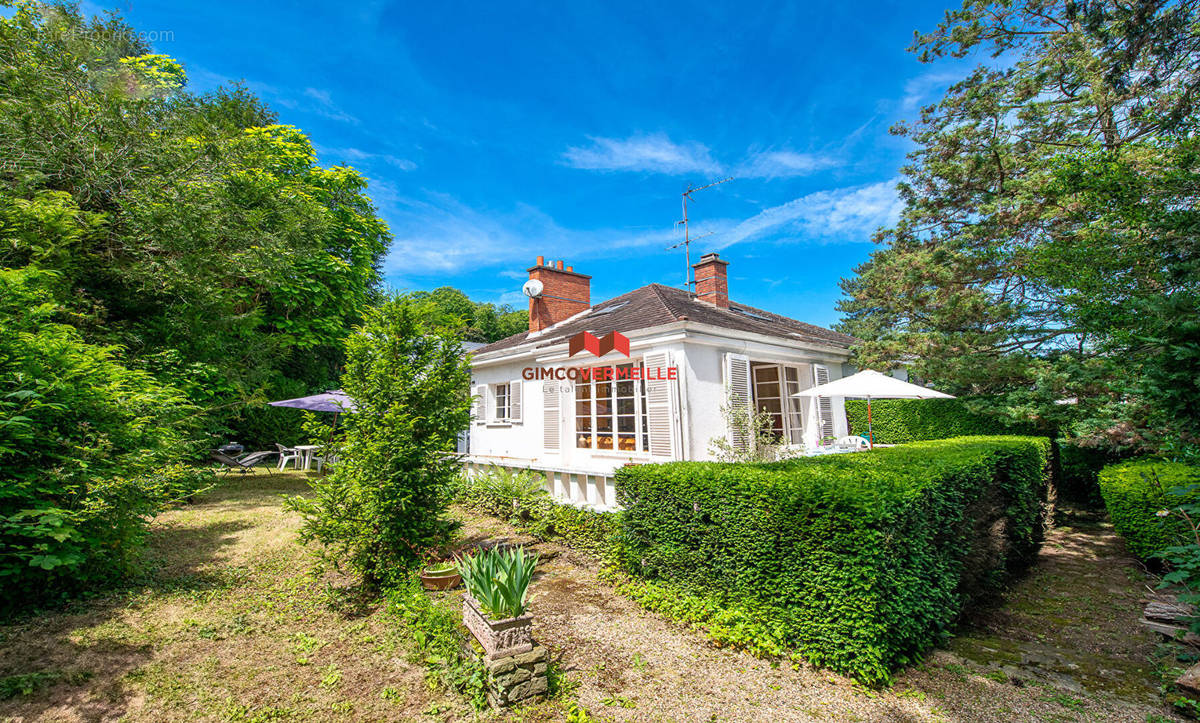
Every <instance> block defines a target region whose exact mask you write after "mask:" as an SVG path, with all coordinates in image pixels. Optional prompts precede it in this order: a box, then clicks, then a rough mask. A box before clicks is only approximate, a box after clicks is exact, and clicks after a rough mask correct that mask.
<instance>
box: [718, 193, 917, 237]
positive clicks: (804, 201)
mask: <svg viewBox="0 0 1200 723" xmlns="http://www.w3.org/2000/svg"><path fill="white" fill-rule="evenodd" d="M895 186H896V180H895V179H892V180H890V181H884V182H882V183H874V184H871V185H869V186H857V187H852V188H838V189H834V190H830V191H817V192H816V193H810V194H808V195H807V196H801V197H800V198H797V199H794V200H792V201H788V202H787V203H784V204H781V205H779V206H772V207H771V208H768V209H765V210H763V211H762V212H760V213H758V214H757V215H755V216H751V217H750V218H748V219H746V220H745V221H742V222H741V223H739V224H737V225H736V226H734V227H733V228H732V229H730V230H729V231H728V232H726V233H723V234H720V235H719V236H717V238H718V239H719V240H718V242H717V244H716V245H717V246H718V248H727V247H729V246H732V245H733V244H736V243H740V242H742V241H745V240H747V239H752V238H755V237H758V236H762V235H763V234H766V233H778V232H784V231H791V232H796V231H800V232H803V233H804V234H805V235H806V236H808V237H810V238H823V239H828V240H834V239H845V240H861V241H866V240H867V239H868V238H869V237H870V235H871V233H872V232H873V231H874V230H875V229H876V228H877V227H879V226H881V225H884V224H889V223H893V222H894V221H895V220H896V219H897V218H899V216H900V211H901V209H902V208H903V204H902V203H901V201H900V198H899V197H898V196H897V195H896V189H895Z"/></svg>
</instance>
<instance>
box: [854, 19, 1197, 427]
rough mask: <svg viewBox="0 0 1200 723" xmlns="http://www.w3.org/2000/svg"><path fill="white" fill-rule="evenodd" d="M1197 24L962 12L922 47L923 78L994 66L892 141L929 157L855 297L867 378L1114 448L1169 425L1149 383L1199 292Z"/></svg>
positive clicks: (913, 158) (921, 38) (908, 182)
mask: <svg viewBox="0 0 1200 723" xmlns="http://www.w3.org/2000/svg"><path fill="white" fill-rule="evenodd" d="M1198 21H1200V17H1198V15H1197V3H1195V2H1156V1H1149V0H1141V1H1139V2H1132V3H1113V2H1072V1H1069V0H1017V1H998V2H986V1H983V0H968V1H967V2H965V3H964V5H963V7H962V8H961V9H960V10H955V11H951V12H949V13H947V15H946V18H945V20H944V21H943V22H942V23H941V25H939V26H938V28H937V29H935V30H934V31H933V32H931V33H927V34H924V35H918V36H917V38H916V41H915V43H914V45H913V48H912V49H913V50H914V51H916V52H917V53H919V55H920V57H921V59H922V61H925V62H934V61H936V60H938V59H939V58H943V57H945V56H953V57H965V56H967V55H969V54H972V53H975V52H980V51H986V52H989V53H990V54H991V57H992V60H991V62H989V63H987V64H983V65H980V66H979V67H977V68H976V69H975V70H974V71H973V72H972V73H971V74H970V75H969V76H968V77H967V78H966V79H964V80H963V81H961V82H959V83H956V84H954V85H953V86H951V87H950V88H949V90H948V91H947V93H946V95H945V97H944V98H942V100H941V101H940V102H938V103H937V104H935V105H932V106H929V107H927V108H924V109H922V111H921V114H920V118H919V119H918V120H917V121H916V122H915V123H912V124H901V125H899V126H897V127H896V128H894V129H893V131H894V132H895V133H898V134H900V135H903V136H906V137H908V138H910V139H911V140H912V141H913V142H914V143H915V144H916V146H917V147H916V149H915V150H914V151H913V152H912V153H911V154H910V156H909V158H910V164H909V165H908V166H906V167H905V168H904V180H903V181H902V183H901V184H900V187H899V191H900V196H901V199H902V200H903V201H904V204H905V208H904V211H903V214H902V216H901V218H900V220H899V222H898V223H897V224H896V225H895V226H893V227H891V228H885V229H881V230H880V231H879V232H878V233H877V235H876V240H877V242H879V243H881V244H883V245H884V247H883V248H881V249H880V250H878V251H876V252H875V253H874V254H873V255H872V257H871V259H870V260H869V261H868V262H867V263H865V264H863V265H862V266H860V267H859V268H858V269H856V272H857V276H856V277H854V278H852V279H847V280H844V281H843V289H844V291H845V294H846V298H845V299H844V300H843V302H842V303H841V309H842V310H843V311H844V312H846V320H845V322H844V323H843V325H842V327H841V328H842V330H843V331H846V332H847V333H851V334H854V335H856V336H858V337H859V338H861V339H864V340H865V341H864V343H863V344H862V345H861V346H860V347H859V348H858V349H857V354H858V358H859V361H860V362H861V363H863V364H865V365H869V366H885V365H889V364H894V363H897V362H899V361H901V360H912V366H913V367H914V371H915V372H916V373H917V374H918V375H919V376H921V377H924V378H928V379H932V380H936V381H937V382H938V383H939V385H940V386H942V387H944V388H946V389H947V390H949V391H952V392H956V393H958V394H972V395H994V396H993V398H994V399H999V400H1000V402H999V404H998V405H997V406H996V407H994V408H991V409H989V410H983V411H991V412H999V413H1001V414H1004V415H1007V416H1009V417H1012V418H1015V419H1027V418H1033V419H1036V420H1038V421H1039V422H1040V423H1041V424H1042V425H1044V426H1045V427H1048V428H1049V427H1058V428H1061V429H1064V430H1065V431H1067V432H1068V433H1075V434H1083V435H1086V434H1092V435H1098V433H1099V431H1100V430H1104V432H1105V434H1106V436H1107V438H1108V439H1109V441H1112V442H1114V443H1118V444H1130V443H1137V442H1139V441H1141V442H1144V441H1146V439H1145V435H1146V434H1147V433H1150V434H1153V432H1152V431H1149V432H1148V431H1147V430H1148V429H1149V427H1151V426H1153V422H1152V419H1151V418H1152V417H1154V418H1156V419H1158V420H1159V421H1160V422H1161V421H1162V420H1163V419H1164V418H1166V417H1169V416H1171V415H1170V414H1167V413H1165V409H1163V408H1161V407H1159V408H1157V411H1155V405H1156V404H1159V402H1156V401H1154V400H1155V398H1154V397H1153V396H1152V395H1147V394H1145V392H1146V388H1145V387H1144V386H1143V385H1141V383H1140V381H1139V380H1142V379H1143V378H1144V377H1143V371H1144V370H1143V365H1145V364H1148V363H1150V360H1151V358H1152V357H1153V355H1154V354H1156V353H1157V352H1155V351H1154V350H1155V349H1160V350H1161V349H1165V348H1167V347H1168V346H1170V345H1171V343H1172V342H1168V341H1166V340H1165V339H1161V333H1160V332H1162V331H1163V330H1164V329H1166V328H1168V327H1169V326H1170V324H1169V322H1170V319H1169V317H1168V316H1167V315H1166V310H1167V309H1168V308H1179V306H1180V304H1181V303H1182V301H1183V300H1184V299H1195V298H1196V293H1197V281H1196V279H1197V278H1198V277H1197V275H1196V274H1195V273H1194V271H1195V261H1196V246H1195V228H1196V227H1195V218H1194V210H1193V209H1194V205H1195V198H1196V196H1195V194H1194V190H1195V185H1194V182H1195V175H1194V156H1195V149H1194V141H1192V140H1191V139H1190V138H1189V135H1190V133H1191V132H1192V131H1193V130H1194V128H1195V121H1196V100H1197V97H1200V96H1198V91H1200V72H1197V70H1198V69H1200V33H1198V32H1197V27H1198V26H1197V23H1198ZM1160 214H1164V215H1160ZM1152 338H1160V342H1157V343H1155V342H1153V341H1150V340H1151V339H1152ZM1168 353H1169V352H1168ZM914 356H915V359H913V357H914ZM1064 402H1066V403H1064Z"/></svg>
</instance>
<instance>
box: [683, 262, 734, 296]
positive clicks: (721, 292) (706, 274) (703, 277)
mask: <svg viewBox="0 0 1200 723" xmlns="http://www.w3.org/2000/svg"><path fill="white" fill-rule="evenodd" d="M727 266H729V262H728V261H722V260H721V257H719V256H717V255H716V254H704V255H703V256H701V257H700V263H698V264H692V268H693V269H695V270H696V298H697V299H699V300H700V301H707V302H708V303H710V304H713V305H714V306H719V307H721V308H722V309H728V308H729V279H728V274H727V273H726V271H727V269H726V267H727Z"/></svg>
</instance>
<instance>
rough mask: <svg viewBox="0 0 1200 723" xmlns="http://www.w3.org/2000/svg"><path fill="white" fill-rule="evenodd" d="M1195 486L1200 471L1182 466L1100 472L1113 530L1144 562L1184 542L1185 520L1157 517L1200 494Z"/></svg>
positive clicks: (1158, 463) (1140, 463) (1148, 462)
mask: <svg viewBox="0 0 1200 723" xmlns="http://www.w3.org/2000/svg"><path fill="white" fill-rule="evenodd" d="M1195 486H1200V469H1198V468H1196V467H1192V466H1189V465H1186V464H1181V463H1179V462H1167V461H1164V460H1154V459H1142V460H1135V461H1131V462H1123V463H1121V464H1114V465H1109V466H1108V467H1105V468H1104V469H1103V470H1102V471H1101V472H1100V493H1101V494H1102V495H1104V504H1105V506H1106V507H1108V516H1109V518H1110V519H1111V520H1112V523H1113V527H1114V528H1116V530H1117V532H1119V533H1121V536H1122V537H1124V538H1125V543H1126V544H1127V545H1128V546H1129V551H1130V552H1132V553H1133V554H1134V555H1137V556H1138V557H1139V558H1142V559H1146V558H1149V557H1150V556H1151V555H1153V554H1154V553H1156V552H1159V551H1161V550H1163V549H1165V548H1167V547H1170V546H1172V545H1178V544H1180V543H1181V542H1182V541H1183V540H1184V533H1185V527H1184V523H1183V521H1182V520H1180V519H1178V518H1176V517H1159V516H1158V515H1157V514H1156V513H1157V512H1158V511H1159V510H1163V509H1167V508H1170V507H1174V506H1176V505H1178V504H1179V503H1180V502H1181V501H1183V500H1184V499H1192V498H1194V497H1195V496H1196V495H1197V494H1200V490H1198V489H1196V487H1195Z"/></svg>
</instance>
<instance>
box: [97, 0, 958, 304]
mask: <svg viewBox="0 0 1200 723" xmlns="http://www.w3.org/2000/svg"><path fill="white" fill-rule="evenodd" d="M947 2H949V0H942V1H941V2H933V3H923V2H858V3H838V2H821V3H806V4H803V5H801V4H798V3H788V4H778V5H777V4H768V3H740V2H739V3H734V2H725V3H718V2H711V3H681V4H666V3H662V4H655V5H656V7H654V8H648V7H646V6H645V5H644V4H640V3H638V4H634V3H628V4H617V3H612V2H604V3H601V2H594V3H585V2H574V1H573V2H567V3H556V4H554V5H555V7H554V8H553V9H552V10H551V9H549V8H550V7H551V5H550V4H546V3H528V4H526V3H497V2H489V3H478V4H473V3H455V2H442V3H439V2H422V3H416V2H410V3H379V2H343V3H313V4H310V5H305V4H301V3H279V4H276V5H274V6H272V7H268V6H267V4H266V3H253V2H238V3H230V2H220V1H217V0H206V1H205V2H146V1H144V0H133V1H132V2H128V1H127V2H121V3H111V4H105V3H83V5H82V8H83V9H84V10H85V11H90V12H95V11H98V10H99V9H102V8H108V9H115V10H118V11H119V12H120V13H121V14H122V15H124V16H125V17H126V18H127V19H128V20H129V21H130V22H131V23H132V24H133V25H134V27H135V28H136V29H138V30H140V31H144V32H147V33H149V34H150V37H151V38H152V39H156V40H155V42H154V46H155V49H156V51H157V52H162V53H166V54H169V55H171V56H174V57H175V58H177V59H179V60H180V61H182V62H183V63H184V65H185V67H186V68H187V70H188V74H189V78H190V82H191V85H192V88H193V89H195V90H200V91H203V90H207V89H210V88H213V87H215V86H217V85H220V84H222V83H225V82H228V81H230V80H242V81H244V82H245V83H246V84H247V85H248V86H249V87H250V88H251V89H252V90H254V91H256V92H257V93H258V94H259V95H261V96H262V97H263V98H264V99H265V100H267V101H268V102H269V103H270V104H271V106H272V107H274V108H275V110H276V111H277V112H278V113H279V116H280V121H281V122H283V123H290V124H293V125H296V126H299V127H300V128H302V129H304V130H305V131H306V132H307V133H308V134H309V136H310V137H311V138H312V140H313V143H314V144H315V146H316V148H317V151H318V153H319V156H320V159H321V162H322V163H324V164H327V165H333V164H349V165H353V166H355V167H356V168H358V169H360V170H361V171H362V172H363V173H364V174H365V175H366V176H367V177H368V178H369V179H370V182H371V187H370V194H371V196H372V198H373V199H374V201H375V203H376V205H377V206H378V207H379V210H380V213H381V215H382V216H383V218H384V219H386V220H387V222H388V224H389V225H390V227H391V229H392V232H393V234H394V235H395V238H396V240H395V243H394V244H393V247H392V251H391V253H390V255H389V257H388V259H387V262H386V274H387V279H388V282H389V284H390V285H391V286H393V287H396V288H398V289H427V288H434V287H436V286H442V285H452V286H456V287H458V288H460V289H462V290H464V291H466V292H467V293H468V294H469V295H470V296H471V297H472V298H475V299H477V300H485V301H498V302H506V303H515V304H516V305H517V306H518V307H522V306H523V303H522V302H523V299H522V297H521V296H520V286H521V283H522V281H523V280H524V279H525V278H526V272H525V269H527V268H528V267H529V266H530V265H531V264H532V263H533V261H534V257H535V256H537V255H539V254H542V255H545V256H547V257H550V258H552V259H558V258H563V259H566V261H567V263H568V264H571V265H573V266H574V267H575V269H576V270H577V271H581V272H583V273H587V274H591V276H592V299H593V301H594V302H595V301H600V300H603V299H606V298H610V297H612V296H615V295H617V294H620V293H624V292H625V291H628V290H630V289H632V288H635V287H637V286H641V285H643V284H647V283H650V282H660V283H666V284H672V285H679V284H682V283H683V279H684V258H683V251H682V249H679V250H673V251H669V250H667V248H666V247H668V246H670V245H671V244H673V243H676V242H677V241H678V240H680V238H681V237H682V235H681V230H680V229H679V228H678V227H677V226H676V225H675V222H676V221H677V220H678V219H679V217H680V198H679V194H680V192H681V191H682V190H684V189H685V188H686V187H687V185H688V184H689V183H694V184H696V185H701V184H703V183H706V182H708V181H710V180H713V179H717V178H721V177H725V176H733V177H734V178H735V180H734V181H732V182H730V183H726V184H724V185H722V186H719V187H717V188H714V189H711V190H708V191H704V192H702V193H701V194H699V195H698V196H697V197H696V198H697V203H695V204H694V205H693V206H692V207H691V217H692V222H693V223H692V229H693V234H706V233H710V232H711V235H709V236H706V237H704V238H703V239H701V240H700V241H699V242H697V243H696V244H695V246H694V247H693V248H694V251H693V259H695V258H698V256H699V254H700V253H702V252H705V251H712V250H716V251H719V252H720V253H721V256H722V258H724V259H726V260H728V261H729V262H730V267H729V273H730V283H729V285H730V295H731V297H732V298H734V299H735V300H738V301H742V302H745V303H748V304H752V305H755V306H759V307H763V308H766V309H769V310H772V311H776V312H779V313H784V314H787V315H790V316H795V317H797V318H800V319H803V320H805V321H810V322H812V323H817V324H822V325H829V324H832V323H834V322H835V321H836V320H837V318H838V314H837V312H836V310H835V308H834V307H835V303H836V301H837V299H838V298H839V296H840V291H839V289H838V287H837V282H838V280H839V278H841V277H843V276H847V275H850V273H851V269H852V268H853V267H854V266H855V265H856V264H858V263H861V262H862V261H863V260H865V259H866V257H867V255H868V254H869V253H870V251H871V249H872V248H873V244H872V243H871V242H870V235H871V231H872V230H873V229H874V228H875V227H876V226H877V225H879V224H880V223H885V222H887V221H888V220H889V219H890V218H894V217H895V214H896V213H897V212H898V209H899V207H898V204H897V201H896V196H895V192H894V188H893V187H894V185H895V181H896V177H897V174H898V171H899V168H900V166H901V165H902V164H903V161H904V154H905V152H906V151H907V150H908V146H907V142H906V141H905V140H903V139H899V138H895V137H893V136H890V135H889V134H888V128H889V126H891V125H892V124H893V123H895V122H896V121H898V120H901V119H904V118H912V117H913V116H915V114H916V112H917V109H918V108H919V107H920V105H922V104H924V103H928V102H931V101H933V100H936V98H938V97H939V96H940V94H941V92H942V91H943V90H944V89H945V88H946V86H948V85H949V84H950V83H951V82H952V81H953V80H955V79H956V78H958V77H961V76H962V75H963V73H964V67H965V66H964V65H963V64H962V63H944V64H935V65H921V64H920V63H918V62H917V61H916V59H915V57H913V56H912V55H911V54H909V53H906V52H905V48H906V47H907V46H908V44H909V42H910V41H911V39H912V33H913V31H914V30H917V29H921V30H928V29H931V28H932V27H934V26H935V25H936V23H937V21H938V20H939V19H940V18H941V16H942V13H943V11H944V9H945V8H946V7H947V5H946V3H947Z"/></svg>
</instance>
